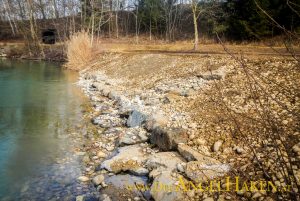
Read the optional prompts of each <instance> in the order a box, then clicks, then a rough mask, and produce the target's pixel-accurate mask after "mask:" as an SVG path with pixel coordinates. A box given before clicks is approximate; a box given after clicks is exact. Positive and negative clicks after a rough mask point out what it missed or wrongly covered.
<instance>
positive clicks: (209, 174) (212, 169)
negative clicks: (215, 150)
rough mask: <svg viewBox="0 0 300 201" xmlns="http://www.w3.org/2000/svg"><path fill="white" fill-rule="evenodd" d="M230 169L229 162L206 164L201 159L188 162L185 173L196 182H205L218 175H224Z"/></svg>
mask: <svg viewBox="0 0 300 201" xmlns="http://www.w3.org/2000/svg"><path fill="white" fill-rule="evenodd" d="M229 170H230V166H229V165H227V164H220V163H217V164H205V163H203V162H201V161H191V162H188V163H187V166H186V170H185V173H186V175H187V177H189V178H190V179H191V180H193V181H195V182H205V181H208V180H211V179H214V178H217V177H222V176H224V175H225V174H226V173H228V172H229Z"/></svg>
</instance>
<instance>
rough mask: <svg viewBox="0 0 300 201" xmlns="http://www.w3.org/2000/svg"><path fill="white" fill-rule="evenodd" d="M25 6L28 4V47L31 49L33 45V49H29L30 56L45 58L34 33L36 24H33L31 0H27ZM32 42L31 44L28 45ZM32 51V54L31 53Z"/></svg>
mask: <svg viewBox="0 0 300 201" xmlns="http://www.w3.org/2000/svg"><path fill="white" fill-rule="evenodd" d="M27 4H28V10H29V23H30V36H31V41H28V42H29V45H30V46H31V47H32V45H33V47H32V48H33V49H32V48H30V54H31V56H32V54H34V55H40V56H42V57H43V58H44V57H45V54H44V51H43V48H42V46H41V44H40V43H39V39H38V37H37V33H36V23H35V19H34V15H33V3H32V0H27ZM31 42H32V44H30V43H31ZM32 51H34V52H32Z"/></svg>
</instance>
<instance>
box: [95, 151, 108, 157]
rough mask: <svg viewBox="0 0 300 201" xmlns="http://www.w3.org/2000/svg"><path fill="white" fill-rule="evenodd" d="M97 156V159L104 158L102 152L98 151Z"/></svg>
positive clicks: (104, 155)
mask: <svg viewBox="0 0 300 201" xmlns="http://www.w3.org/2000/svg"><path fill="white" fill-rule="evenodd" d="M97 156H98V157H99V158H105V157H106V154H105V153H104V152H103V151H99V152H98V153H97Z"/></svg>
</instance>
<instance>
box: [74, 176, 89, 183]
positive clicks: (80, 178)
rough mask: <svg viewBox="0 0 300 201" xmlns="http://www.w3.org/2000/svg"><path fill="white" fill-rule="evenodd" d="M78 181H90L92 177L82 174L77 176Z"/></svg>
mask: <svg viewBox="0 0 300 201" xmlns="http://www.w3.org/2000/svg"><path fill="white" fill-rule="evenodd" d="M77 180H78V181H81V182H88V181H89V180H90V178H88V177H86V176H80V177H78V178H77Z"/></svg>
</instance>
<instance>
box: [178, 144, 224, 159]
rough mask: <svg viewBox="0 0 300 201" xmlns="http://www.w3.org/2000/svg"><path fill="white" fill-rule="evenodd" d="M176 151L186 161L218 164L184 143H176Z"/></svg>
mask: <svg viewBox="0 0 300 201" xmlns="http://www.w3.org/2000/svg"><path fill="white" fill-rule="evenodd" d="M177 150H178V152H179V153H180V155H182V156H183V157H184V158H185V159H186V160H187V161H200V162H202V163H204V164H218V163H219V161H217V160H216V159H214V158H211V157H209V156H206V155H204V154H202V153H199V152H197V151H196V150H194V149H193V148H192V147H190V146H188V145H185V144H178V147H177Z"/></svg>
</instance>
